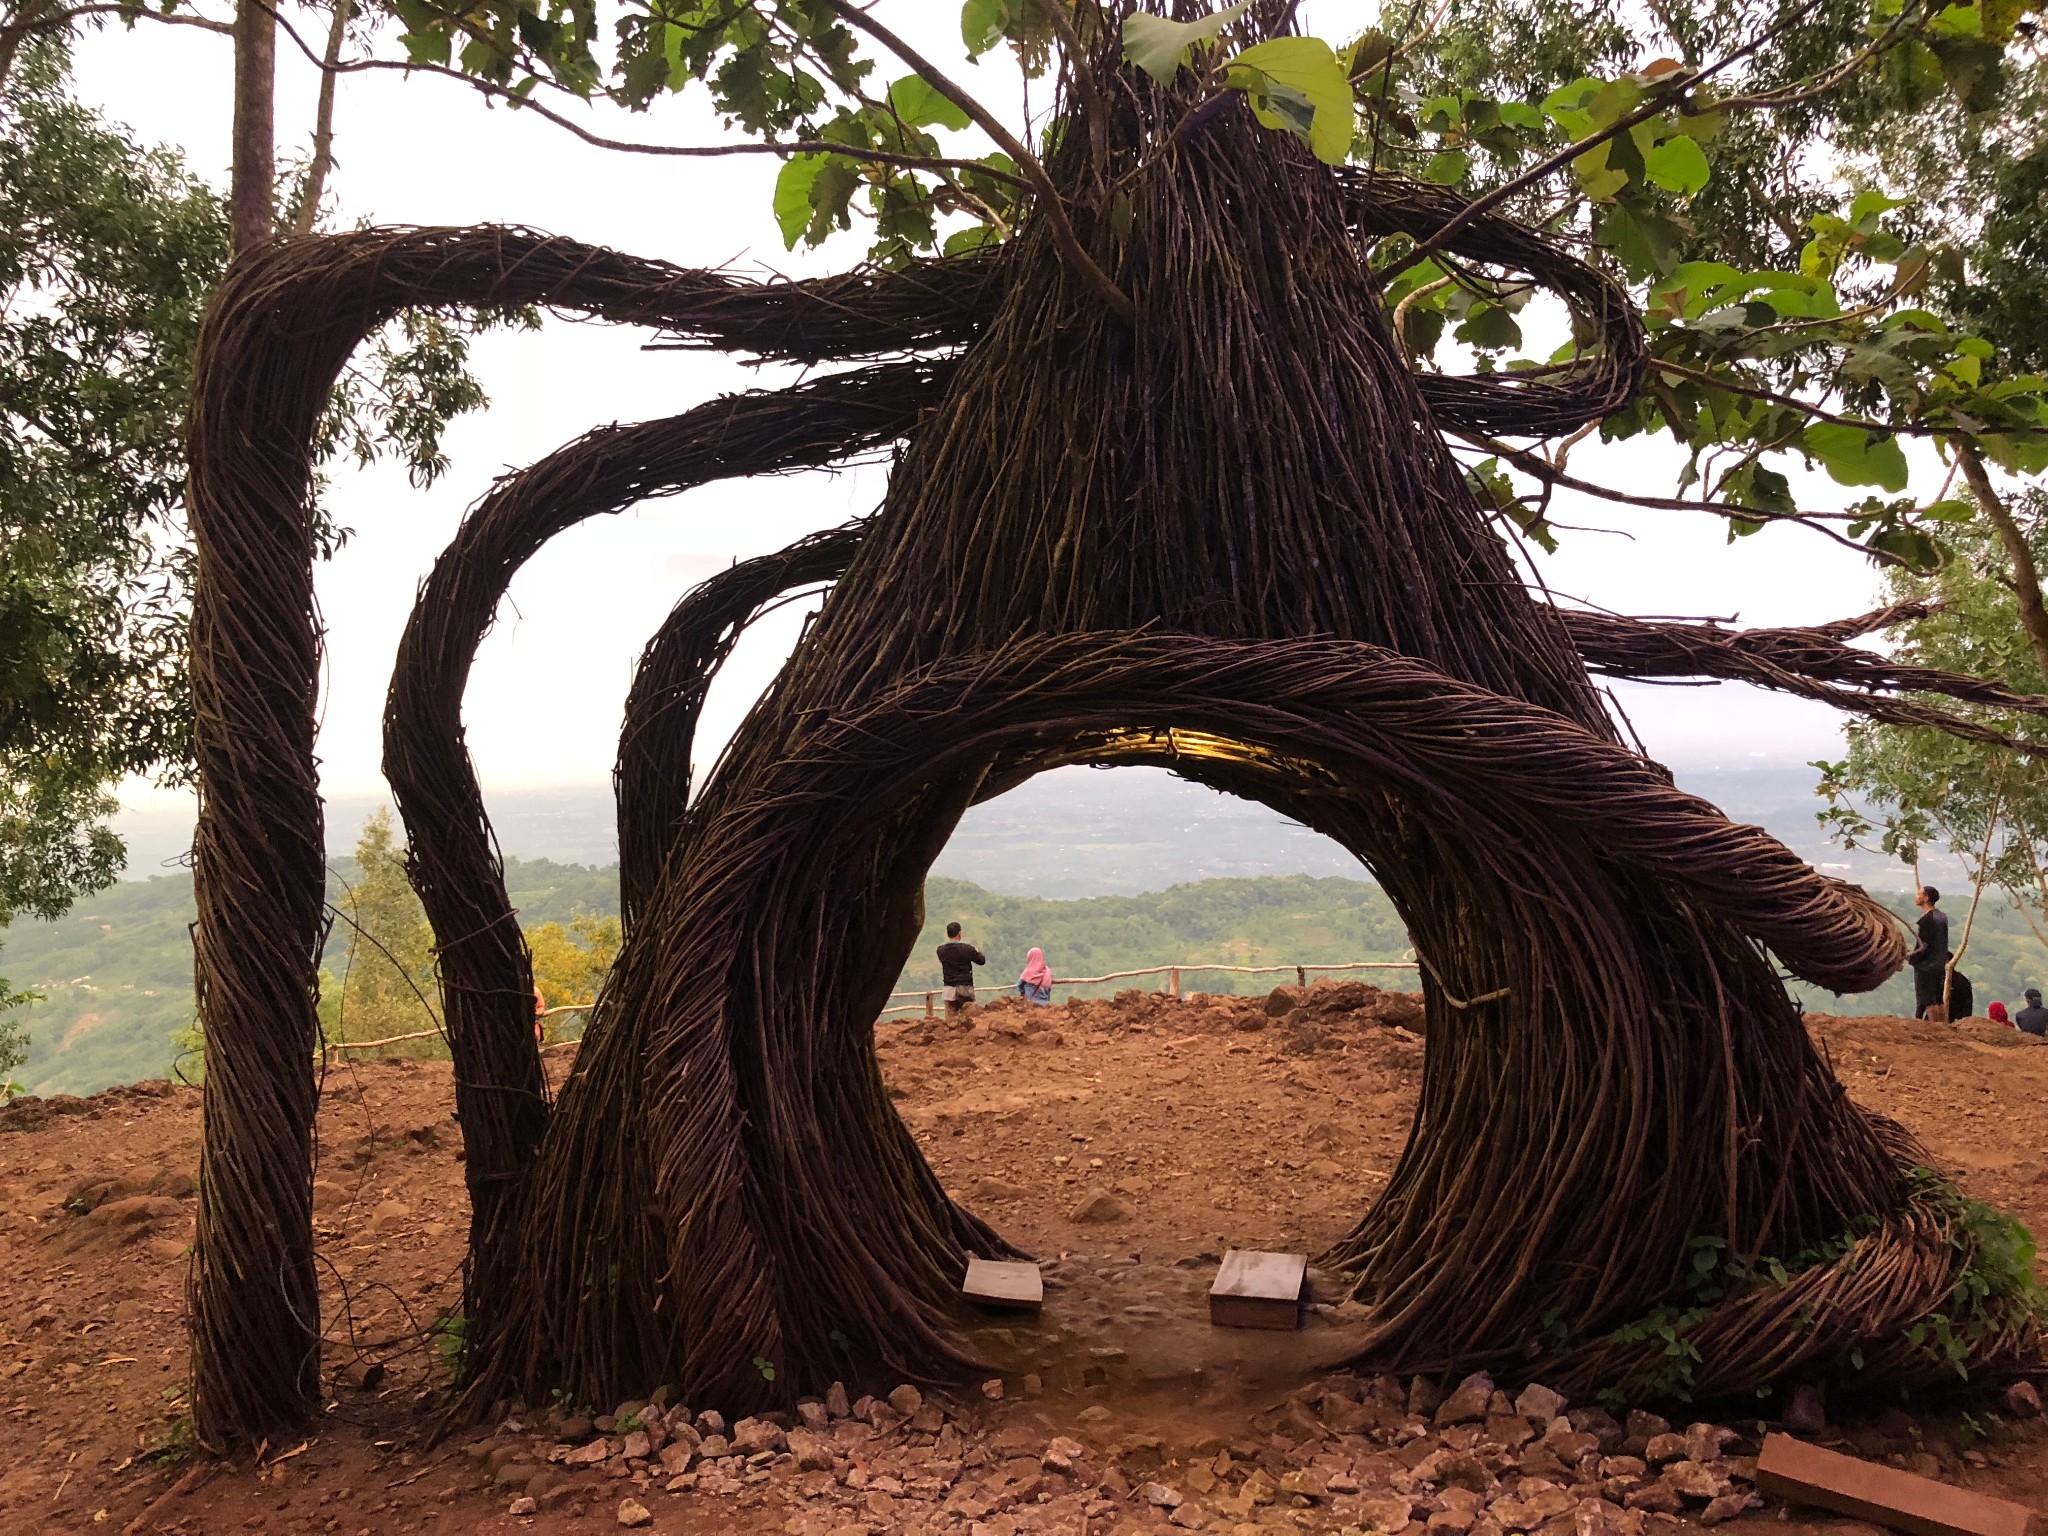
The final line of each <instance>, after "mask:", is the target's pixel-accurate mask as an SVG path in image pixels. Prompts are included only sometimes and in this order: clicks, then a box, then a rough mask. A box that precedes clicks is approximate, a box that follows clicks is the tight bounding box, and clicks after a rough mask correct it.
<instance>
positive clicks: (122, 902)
mask: <svg viewBox="0 0 2048 1536" xmlns="http://www.w3.org/2000/svg"><path fill="white" fill-rule="evenodd" d="M371 841H373V839H371V838H369V837H367V836H366V838H365V846H367V845H368V844H369V843H370V842H371ZM383 856H384V857H387V858H388V857H389V856H390V850H388V849H386V850H385V852H384V855H383ZM369 862H370V865H371V867H372V868H371V872H366V869H365V866H364V863H363V862H361V861H359V860H358V859H340V860H336V861H335V863H334V864H333V866H332V868H331V873H330V876H329V882H328V886H329V888H328V899H329V900H330V901H333V902H334V903H336V904H337V905H338V906H341V907H342V908H343V910H352V911H353V912H354V913H355V915H356V917H357V920H358V921H360V922H363V923H364V925H365V926H366V927H368V928H370V929H371V931H373V932H376V933H377V934H378V936H379V938H380V939H382V940H383V941H384V943H385V945H386V947H387V948H389V949H391V950H392V951H393V953H396V954H401V955H409V956H411V957H412V958H413V959H414V960H417V959H418V957H419V956H420V955H423V954H424V950H423V949H421V948H419V947H418V946H419V944H420V943H421V940H420V939H419V936H418V934H417V933H414V934H412V936H411V937H410V938H408V937H406V926H405V923H404V916H405V914H406V912H407V911H408V901H400V900H392V901H389V902H386V901H385V900H384V897H385V896H396V895H399V894H402V895H403V896H404V897H405V898H408V899H409V898H411V894H412V893H411V891H410V889H404V888H401V891H398V892H394V891H390V890H386V889H384V887H386V886H388V884H389V879H390V876H391V875H392V874H394V873H395V872H396V866H395V864H392V865H391V866H390V868H389V869H388V870H387V871H386V873H385V875H384V876H383V877H382V878H381V879H380V877H379V876H378V875H377V874H376V873H374V868H375V864H376V858H375V857H373V858H372V859H371V860H370V861H369ZM505 877H506V882H507V884H508V886H509V887H510V890H511V893H512V904H513V905H514V906H515V907H517V908H518V909H519V915H520V917H521V919H522V920H523V922H524V923H525V925H526V934H527V941H528V943H529V944H530V945H532V946H533V949H534V956H535V974H536V976H537V977H538V978H539V981H540V985H541V989H542V991H543V992H544V993H545V994H546V996H547V1000H548V1003H549V1005H550V1006H560V1005H561V1004H563V1003H572V1002H579V1003H580V1002H587V1001H589V1000H590V998H591V997H592V996H593V995H594V994H595V989H596V985H597V983H598V981H599V980H601V979H602V976H603V971H604V963H605V961H606V960H607V958H608V956H609V955H610V954H612V953H615V952H616V946H617V944H618V917H617V914H618V901H619V897H618V870H617V867H616V866H614V865H606V866H603V867H598V866H595V865H585V864H558V863H555V862H554V861H552V860H549V859H507V860H506V861H505ZM380 891H381V892H382V895H380V894H379V893H380ZM350 892H353V893H354V894H353V901H354V903H355V905H354V907H353V908H351V907H350V906H349V905H348V903H349V902H350V900H351V896H350V894H349V893H350ZM1886 901H1887V904H1888V905H1890V906H1891V908H1892V910H1893V911H1895V912H1897V913H1899V914H1900V915H1901V916H1902V917H1908V916H1910V915H1911V913H1912V908H1911V905H1910V903H1909V902H1908V900H1907V899H1906V897H1905V896H1904V895H1903V894H1900V895H1894V896H1890V897H1887V898H1886ZM387 906H388V907H389V908H390V911H388V912H387V911H385V908H386V907H387ZM410 910H411V911H412V912H413V913H414V915H415V916H416V914H417V904H416V903H410ZM925 913H926V922H925V929H924V932H923V933H922V934H920V935H919V936H918V940H917V944H916V947H915V948H913V949H912V951H911V953H910V958H909V961H908V963H907V964H906V965H905V966H904V969H903V977H902V980H901V981H899V982H898V983H897V986H898V987H899V988H900V989H902V990H904V991H914V990H921V989H924V988H935V987H937V986H938V985H939V968H938V961H937V959H936V958H934V956H933V951H934V950H935V949H937V948H938V946H939V944H940V943H941V942H942V941H943V940H944V937H945V925H946V924H947V923H948V922H949V921H955V920H957V921H959V922H960V923H962V924H964V925H965V927H966V933H967V937H968V939H969V940H970V941H972V942H973V943H974V944H976V945H978V946H979V947H980V948H981V950H982V952H983V953H984V954H986V955H987V956H988V958H989V964H988V966H987V968H986V969H985V970H983V971H982V972H981V973H980V977H981V984H982V987H983V993H982V995H983V996H984V997H987V996H990V995H992V994H995V993H1000V992H1004V991H1008V990H1009V989H1010V988H1012V987H1014V986H1015V985H1016V980H1017V973H1018V972H1019V971H1021V970H1022V969H1023V968H1024V955H1025V951H1026V950H1028V949H1030V948H1031V947H1032V946H1033V945H1036V946H1038V947H1039V948H1041V949H1043V950H1044V951H1045V956H1046V959H1047V961H1048V962H1049V963H1050V964H1051V965H1052V968H1053V973H1054V974H1055V975H1059V976H1100V975H1103V974H1104V973H1106V972H1110V971H1125V970H1135V969H1137V968H1139V967H1142V966H1152V965H1166V964H1173V963H1179V962H1183V961H1190V960H1206V961H1211V962H1215V963H1220V964H1226V965H1316V964H1332V963H1335V962H1338V961H1344V960H1399V959H1402V958H1404V957H1406V956H1407V954H1408V938H1407V934H1406V932H1405V931H1404V930H1403V928H1402V926H1401V921H1400V918H1399V917H1398V916H1397V915H1396V913H1395V912H1394V909H1393V907H1392V905H1391V904H1390V903H1389V902H1388V900H1387V898H1386V895H1385V893H1383V892H1382V891H1381V890H1380V888H1379V887H1378V886H1376V885H1371V884H1368V883H1367V882H1365V881H1362V880H1346V879H1341V878H1323V879H1318V878H1315V877H1312V876H1308V875H1284V876H1265V877H1262V878H1258V879H1224V880H1198V881H1191V882H1189V883H1187V884H1184V885H1175V886H1171V887H1169V888H1168V889H1166V890H1163V891H1155V892H1150V893H1147V894H1144V895H1139V896H1093V897H1085V898H1082V899H1078V900H1071V901H1053V900H1047V899H1044V898H1041V897H1035V896H1003V895H998V894H997V893H995V892H993V891H987V890H983V889H982V888H981V887H980V886H978V885H974V884H971V883H969V882H968V881H965V880H949V879H945V878H941V877H936V876H935V877H933V878H932V879H930V880H928V881H926V882H925ZM394 914H395V916H394ZM191 921H192V880H191V877H190V876H189V875H160V876H158V877H156V878H155V879H152V880H128V881H123V882H121V883H120V884H118V885H116V886H114V887H112V888H111V889H109V890H107V891H104V892H102V893H101V894H100V895H98V896H97V897H95V898H93V899H92V900H91V901H88V902H86V903H83V904H82V909H81V910H79V911H76V912H73V913H71V914H69V915H68V916H65V917H62V918H59V919H57V920H55V921H53V922H37V923H32V924H27V925H24V926H21V927H18V928H16V929H15V930H14V934H13V940H12V945H11V948H10V955H11V958H12V960H13V964H14V967H15V969H16V970H17V972H18V973H20V974H22V975H25V976H28V977H31V978H33V980H32V983H31V984H32V985H33V986H34V988H35V990H36V992H38V993H40V994H41V997H40V999H39V1000H38V1001H36V1002H35V1003H33V1004H32V1005H30V1006H28V1007H26V1008H24V1009H22V1010H21V1016H23V1017H24V1018H25V1022H26V1023H27V1024H28V1025H29V1026H30V1027H31V1028H32V1030H33V1033H34V1036H35V1043H34V1044H33V1046H32V1047H31V1048H30V1050H29V1052H28V1057H27V1063H26V1067H25V1069H24V1070H22V1071H21V1072H19V1073H18V1074H17V1075H18V1076H19V1077H20V1079H21V1082H22V1084H23V1086H24V1087H25V1088H27V1089H28V1090H29V1091H30V1092H34V1093H91V1092H93V1091H95V1090H96V1089H100V1088H104V1087H107V1086H108V1085H110V1084H113V1083H122V1082H132V1081H135V1080H136V1079H139V1078H145V1077H162V1076H164V1075H165V1074H166V1073H167V1072H169V1071H170V1070H171V1067H172V1064H173V1061H174V1059H175V1058H176V1056H177V1054H178V1048H177V1046H176V1045H175V1044H174V1037H175V1036H177V1035H178V1034H179V1033H180V1032H182V1031H187V1030H189V1028H190V1026H191V1023H192V944H191V939H190V937H189V936H188V933H187V926H188V925H189V924H190V923H191ZM387 930H389V931H391V932H396V933H398V934H399V936H400V937H399V942H397V943H393V942H391V939H390V938H389V937H388V936H387V932H386V931H387ZM1958 931H1960V925H1959V927H1958ZM350 941H351V929H350V928H349V925H348V924H346V923H343V922H339V921H337V922H336V924H335V927H334V932H333V933H332V934H331V935H330V937H329V939H328V944H327V953H326V955H325V957H324V970H325V972H326V973H327V974H328V976H329V977H330V978H336V979H337V986H338V987H339V991H338V992H337V991H333V990H330V992H329V994H328V995H329V997H335V996H339V997H340V998H341V999H342V1000H343V1002H344V1006H343V1007H341V1008H340V1009H339V1010H334V1008H333V1004H332V1003H330V1004H329V1005H328V1007H327V1008H326V1009H323V1018H325V1019H326V1020H327V1022H328V1024H329V1027H330V1030H331V1031H332V1032H333V1033H334V1034H335V1036H336V1037H337V1038H353V1039H358V1040H363V1039H376V1038H381V1037H382V1036H385V1035H394V1034H406V1033H410V1032H411V1031H413V1030H416V1029H427V1028H431V1027H432V1024H431V1020H430V1016H429V1015H428V1014H427V1013H426V1012H425V1011H424V1010H423V1009H422V1007H421V1004H420V1001H419V999H418V998H417V997H415V996H414V995H413V993H412V991H411V988H410V987H407V986H406V985H404V984H403V982H401V981H399V980H398V979H397V978H396V977H395V975H393V974H391V966H390V963H389V962H388V961H385V960H384V959H383V958H382V956H381V955H378V954H377V953H376V952H375V951H374V950H369V949H367V948H366V947H361V946H359V948H358V953H357V954H356V956H355V958H354V959H353V960H351V958H350V954H349V951H350ZM1963 969H1964V970H1965V971H1966V972H1967V973H1968V974H1969V975H1970V977H1971V979H1972V980H1973V981H1974V982H1975V984H1976V989H1977V998H1978V1007H1979V1009H1980V1010H1981V1009H1982V1008H1983V1006H1984V1004H1986V1003H1988V1002H1990V1001H1991V999H1993V998H2001V999H2003V1000H2004V1001H2005V1002H2007V1003H2008V1004H2010V1003H2012V1002H2014V1001H2015V1000H2016V999H2017V998H2018V997H2019V995H2020V993H2021V992H2022V991H2023V990H2024V989H2025V988H2026V987H2029V986H2048V964H2044V963H2043V961H2042V955H2041V947H2040V944H2039V943H2038V942H2037V941H2036V940H2035V938H2034V936H2033V934H2032V932H2031V931H2030V930H2029V928H2028V926H2027V923H2026V922H2025V920H2024V919H2023V918H2022V917H2021V916H2020V914H2019V913H2017V912H2015V911H2014V910H2013V909H2012V908H2011V907H2010V906H2009V905H2007V904H2006V903H2004V902H2002V901H1993V900H1992V899H1990V898H1988V897H1987V898H1986V899H1985V902H1984V906H1983V909H1982V910H1981V911H1980V912H1979V913H1978V914H1977V924H1976V928H1975V930H1974V931H1973V932H1972V934H1971V937H1970V952H1969V954H1968V956H1966V957H1965V959H1964V962H1963ZM344 974H347V976H348V978H349V979H348V980H347V982H345V983H342V982H339V981H338V978H340V977H342V976H343V975H344ZM414 974H415V979H416V980H418V982H419V985H420V989H421V991H422V992H424V993H425V994H426V996H427V997H428V998H429V999H430V1000H435V997H436V995H435V992H434V988H433V985H432V974H431V972H430V971H427V970H425V969H421V970H418V971H416V972H415V973H414ZM1291 979H1292V978H1291V977H1288V976H1285V975H1280V976H1233V975H1231V974H1229V973H1227V972H1225V973H1219V972H1214V971H1200V970H1194V969H1189V970H1186V971H1184V972H1183V974H1182V977H1181V985H1182V987H1183V988H1184V989H1185V990H1187V991H1200V992H1263V991H1265V990H1267V989H1268V988H1269V987H1271V986H1273V985H1275V984H1276V983H1278V982H1283V981H1290V980H1291ZM1365 979H1367V980H1371V981H1374V982H1376V983H1379V984H1382V985H1392V986H1399V987H1403V988H1408V987H1413V986H1415V985H1416V977H1415V973H1414V972H1413V971H1403V972H1392V973H1388V975H1386V976H1372V975H1370V974H1367V975H1366V976H1365ZM1163 985H1164V979H1163V978H1160V977H1148V978H1141V979H1139V980H1137V981H1123V982H1112V983H1109V984H1108V985H1105V986H1099V987H1079V988H1072V989H1066V988H1063V989H1061V990H1060V992H1059V993H1058V994H1057V995H1058V996H1061V997H1064V996H1066V995H1068V992H1069V991H1070V990H1071V992H1072V993H1073V994H1074V995H1101V994H1107V993H1111V992H1115V991H1118V990H1121V989H1122V988H1124V987H1129V986H1139V987H1159V986H1163ZM1912 997H1913V988H1912V980H1911V978H1910V977H1907V976H1898V977H1894V978H1893V979H1892V980H1890V981H1888V982H1886V983H1885V985H1884V986H1883V987H1881V988H1880V989H1878V990H1877V991H1876V992H1870V993H1865V994H1863V995H1862V996H1859V997H1849V998H1836V997H1834V996H1832V995H1830V994H1827V993H1820V994H1818V995H1807V996H1806V997H1805V1001H1806V1004H1807V1006H1808V1007H1810V1008H1814V1009H1817V1010H1819V1011H1822V1012H1827V1013H1898V1012H1900V1011H1910V1009H1911V1005H1912ZM435 1006H436V1007H437V1008H438V1000H436V1001H435ZM330 1012H332V1014H333V1016H330ZM344 1032H345V1033H344ZM572 1032H573V1029H572ZM423 1049H427V1050H430V1051H433V1052H436V1053H438V1052H439V1050H440V1047H438V1046H437V1045H429V1046H423ZM187 1070H188V1071H192V1072H194V1073H195V1074H196V1064H188V1067H187ZM5 1075H6V1071H5V1067H4V1064H0V1077H4V1076H5Z"/></svg>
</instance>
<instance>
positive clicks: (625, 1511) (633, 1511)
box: [618, 1499, 654, 1526]
mask: <svg viewBox="0 0 2048 1536" xmlns="http://www.w3.org/2000/svg"><path fill="white" fill-rule="evenodd" d="M618 1519H619V1524H621V1525H624V1526H635V1525H652V1524H653V1523H654V1511H653V1510H651V1509H649V1508H648V1507H647V1506H646V1505H645V1504H642V1503H641V1502H640V1501H639V1500H638V1499H621V1500H619V1516H618Z"/></svg>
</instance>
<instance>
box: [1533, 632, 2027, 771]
mask: <svg viewBox="0 0 2048 1536" xmlns="http://www.w3.org/2000/svg"><path fill="white" fill-rule="evenodd" d="M1929 611H1930V609H1929V606H1928V605H1927V604H1924V603H1900V604H1895V605H1894V606H1892V607H1889V608H1880V609H1878V610H1876V611H1875V612H1872V613H1867V614H1860V615H1858V616H1857V617H1855V618H1851V619H1843V620H1839V621H1837V622H1836V623H1834V624H1827V625H1819V626H1815V627H1812V628H1803V629H1742V630H1730V629H1723V628H1722V627H1721V626H1720V625H1718V624H1687V623H1671V622H1651V621H1646V620H1642V619H1629V618H1621V617H1618V616H1615V615H1611V614H1604V613H1585V612H1579V611H1567V610H1562V609H1561V610H1559V613H1558V617H1559V618H1560V619H1561V620H1562V621H1563V622H1564V626H1565V628H1566V630H1567V631H1569V633H1570V634H1571V637H1572V643H1573V644H1574V645H1575V646H1577V647H1578V651H1579V654H1580V656H1582V657H1583V658H1584V659H1585V662H1586V666H1587V668H1588V670H1590V671H1593V672H1597V673H1600V674H1602V675H1604V676H1607V677H1626V678H1636V679H1642V680H1649V681H1655V680H1659V679H1662V680H1666V681H1679V680H1687V679H1707V678H1715V679H1723V680H1727V681H1732V682H1744V683H1755V684H1756V685H1757V686H1759V687H1762V688H1770V689H1773V690H1775V691H1777V692H1779V693H1790V694H1796V695H1798V696H1799V697H1801V698H1806V699H1815V700H1818V701H1819V702H1820V703H1823V704H1829V705H1832V706H1834V707H1835V708H1836V709H1843V710H1848V711H1850V712H1851V713H1854V714H1859V715H1865V716H1867V717H1869V718H1870V719H1873V720H1881V721H1883V722H1885V723H1886V724H1888V725H1910V726H1926V727H1929V728H1931V729H1934V730H1939V731H1946V732H1948V733H1949V734H1950V735H1951V736H1957V737H1961V738H1962V739H1963V740H1965V741H1978V742H1983V743H1985V744H1986V745H1988V746H1996V747H2004V748H2007V749H2008V750H2011V751H2015V752H2024V753H2027V754H2028V755H2030V756H2040V755H2044V754H2048V741H2025V740H2021V739H2019V738H2017V737H2014V736H2011V735H2009V734H2008V733H2006V732H2004V731H2000V730H1996V729H1994V728H1993V727H1991V726H1988V725H1984V724H1982V723H1980V722H1979V721H1976V720H1972V719H1970V718H1968V717H1967V716H1964V715H1958V714H1954V713H1952V712H1950V711H1948V710H1943V709H1936V708H1934V707H1932V706H1931V705H1927V704H1923V703H1920V702H1918V701H1917V700H1914V699H1909V698H1900V697H1898V695H1900V694H1904V693H1931V694H1939V695H1942V696H1944V697H1947V698H1952V699H1957V700H1960V701H1962V702H1964V703H1968V704H1977V705H1982V706H1984V707H1986V708H1989V709H2000V710H2009V711H2011V712H2012V713H2014V714H2022V715H2032V716H2035V717H2036V718H2042V719H2048V697H2043V696H2041V695H2038V694H2025V693H2016V692H2014V691H2013V690H2012V689H2010V688H2007V687H2005V686H2004V685H2003V684H2002V683H1996V682H1990V681H1987V680H1985V679H1983V678H1978V677H1970V676H1968V675H1966V674H1964V673H1959V672H1944V671H1941V670H1940V669H1938V668H1934V667H1920V666H1912V665H1907V664H1904V663H1900V662H1895V661H1892V660H1890V659H1889V658H1887V657H1884V656H1880V655H1876V654H1874V653H1872V652H1870V651H1866V650H1861V649H1859V648H1857V647H1856V646H1853V645H1849V644H1846V643H1845V642H1846V641H1847V640H1850V639H1853V638H1855V637H1856V636H1858V635H1864V634H1869V633H1870V632H1871V631H1873V630H1877V629H1888V628H1890V627H1891V626H1892V625H1894V624H1900V623H1905V622H1908V621H1910V620H1913V619H1916V618H1921V617H1924V616H1925V615H1926V614H1927V613H1928V612H1929Z"/></svg>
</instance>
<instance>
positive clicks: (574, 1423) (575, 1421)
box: [559, 1413, 597, 1445]
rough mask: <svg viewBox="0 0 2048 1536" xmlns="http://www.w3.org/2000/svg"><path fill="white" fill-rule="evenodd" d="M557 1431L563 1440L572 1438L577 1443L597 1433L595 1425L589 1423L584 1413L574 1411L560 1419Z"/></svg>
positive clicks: (579, 1443)
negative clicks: (559, 1427) (560, 1424)
mask: <svg viewBox="0 0 2048 1536" xmlns="http://www.w3.org/2000/svg"><path fill="white" fill-rule="evenodd" d="M559 1433H560V1434H561V1437H562V1438H563V1439H564V1440H574V1441H575V1442H576V1443H577V1444H578V1445H581V1444H582V1443H583V1442H584V1441H585V1440H588V1439H589V1438H590V1437H591V1436H592V1435H594V1434H596V1433H597V1426H596V1425H595V1424H593V1423H591V1422H590V1419H589V1418H588V1417H587V1416H586V1415H584V1414H580V1413H576V1414H571V1415H570V1416H569V1417H568V1418H566V1419H564V1420H562V1427H561V1430H560V1431H559Z"/></svg>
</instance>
